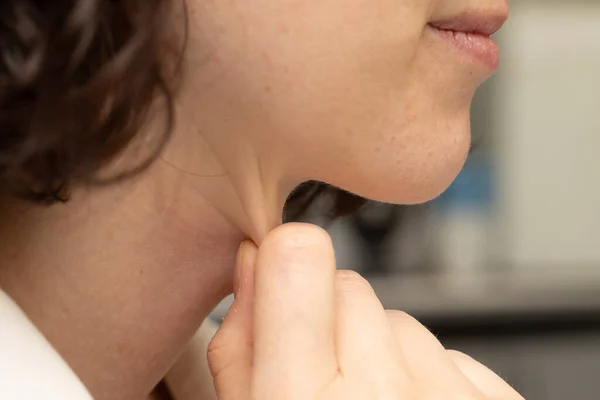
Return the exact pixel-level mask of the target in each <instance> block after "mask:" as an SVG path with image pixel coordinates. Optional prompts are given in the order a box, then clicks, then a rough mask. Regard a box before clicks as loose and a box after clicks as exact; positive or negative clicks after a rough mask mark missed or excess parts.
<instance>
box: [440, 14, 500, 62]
mask: <svg viewBox="0 0 600 400" xmlns="http://www.w3.org/2000/svg"><path fill="white" fill-rule="evenodd" d="M430 27H431V28H432V30H433V31H434V32H435V33H436V34H437V35H438V36H440V37H441V38H442V39H444V40H445V41H446V42H447V43H449V44H451V45H452V46H453V47H454V48H456V49H458V50H459V51H460V52H462V53H464V54H466V55H469V56H470V57H472V58H474V59H476V60H478V61H479V62H481V63H483V64H484V65H485V66H487V67H489V68H490V69H491V70H492V71H495V70H496V69H497V68H498V66H499V65H500V47H499V46H498V43H496V41H495V40H494V39H492V38H491V37H490V36H485V35H482V34H478V33H466V32H455V31H449V30H442V29H438V28H435V27H433V26H431V25H430Z"/></svg>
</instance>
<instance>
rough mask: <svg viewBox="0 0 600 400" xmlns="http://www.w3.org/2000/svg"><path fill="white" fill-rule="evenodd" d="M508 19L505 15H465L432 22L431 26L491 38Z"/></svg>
mask: <svg viewBox="0 0 600 400" xmlns="http://www.w3.org/2000/svg"><path fill="white" fill-rule="evenodd" d="M507 19H508V15H506V14H504V13H502V14H493V15H477V14H472V13H464V14H461V15H459V16H457V17H455V18H452V19H448V20H440V21H433V22H430V23H429V25H430V26H431V27H432V28H435V29H439V30H441V31H452V32H462V33H470V34H476V35H481V36H488V37H489V36H491V35H493V34H494V33H496V32H498V31H499V30H500V28H502V26H503V25H504V23H505V22H506V20H507Z"/></svg>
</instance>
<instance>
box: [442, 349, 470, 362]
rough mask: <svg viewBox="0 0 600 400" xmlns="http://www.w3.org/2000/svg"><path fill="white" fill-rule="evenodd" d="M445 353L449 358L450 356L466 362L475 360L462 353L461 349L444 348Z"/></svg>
mask: <svg viewBox="0 0 600 400" xmlns="http://www.w3.org/2000/svg"><path fill="white" fill-rule="evenodd" d="M446 354H448V355H449V356H450V358H452V360H458V361H463V362H468V363H473V362H475V360H474V359H473V358H472V357H471V356H470V355H468V354H466V353H463V352H462V351H458V350H452V349H448V350H446Z"/></svg>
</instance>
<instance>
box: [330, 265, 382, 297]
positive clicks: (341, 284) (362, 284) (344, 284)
mask: <svg viewBox="0 0 600 400" xmlns="http://www.w3.org/2000/svg"><path fill="white" fill-rule="evenodd" d="M335 281H336V287H337V289H338V290H340V291H343V292H366V293H373V288H372V287H371V284H370V283H369V281H367V280H366V279H365V278H363V277H362V276H361V275H360V274H359V273H358V272H356V271H349V270H343V271H337V274H336V280H335Z"/></svg>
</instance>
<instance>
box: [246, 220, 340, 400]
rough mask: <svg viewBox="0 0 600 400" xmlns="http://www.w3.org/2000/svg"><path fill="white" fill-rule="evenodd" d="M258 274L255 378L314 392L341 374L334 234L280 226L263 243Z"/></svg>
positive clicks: (314, 229)
mask: <svg viewBox="0 0 600 400" xmlns="http://www.w3.org/2000/svg"><path fill="white" fill-rule="evenodd" d="M255 274H256V275H255V279H256V286H255V290H256V292H255V293H256V295H255V308H254V312H255V314H254V317H255V319H254V324H255V325H254V333H255V335H254V337H255V338H256V341H255V347H254V351H255V354H254V362H255V364H254V367H255V373H256V376H255V377H256V379H257V380H258V382H259V383H265V385H263V386H265V387H267V386H269V385H271V386H273V382H277V385H280V386H283V387H294V388H295V390H300V389H302V390H307V391H312V390H313V389H314V386H318V385H322V384H323V382H322V381H321V379H323V378H326V377H327V376H328V373H331V374H332V375H333V374H337V362H336V359H335V345H334V315H335V312H334V306H335V302H334V277H335V258H334V253H333V246H332V244H331V239H330V238H329V235H328V234H327V233H326V232H325V231H323V230H322V229H320V228H318V227H315V226H311V225H305V224H288V225H284V226H282V227H279V228H277V229H275V230H274V231H273V232H272V233H270V234H269V236H267V238H266V239H265V240H264V242H263V243H262V244H261V247H260V250H259V254H258V260H257V264H256V272H255ZM281 371H286V373H285V374H282V373H281ZM266 383H268V385H267V384H266ZM258 386H261V385H260V384H259V385H258ZM295 395H296V396H297V398H302V396H301V393H298V392H296V393H295Z"/></svg>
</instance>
